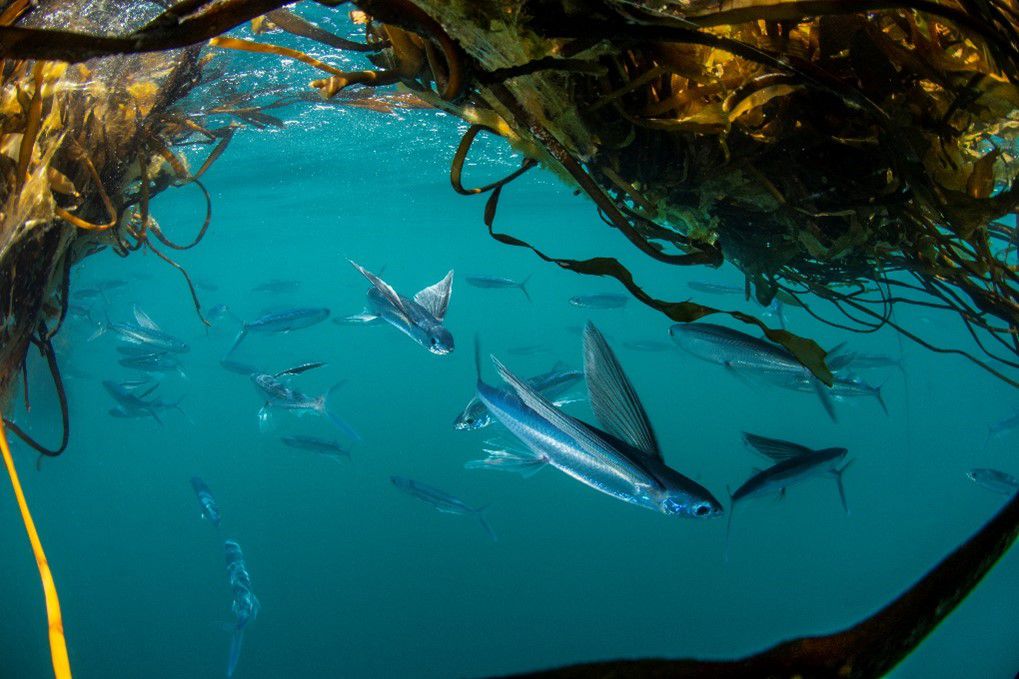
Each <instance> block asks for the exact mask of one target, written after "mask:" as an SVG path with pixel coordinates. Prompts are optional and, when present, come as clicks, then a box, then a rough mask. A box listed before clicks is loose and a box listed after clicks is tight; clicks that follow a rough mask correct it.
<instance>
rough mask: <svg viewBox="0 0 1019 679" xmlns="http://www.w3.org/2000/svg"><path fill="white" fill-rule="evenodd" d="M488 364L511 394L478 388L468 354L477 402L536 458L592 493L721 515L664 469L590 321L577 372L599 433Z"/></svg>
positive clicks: (703, 493)
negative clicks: (584, 381)
mask: <svg viewBox="0 0 1019 679" xmlns="http://www.w3.org/2000/svg"><path fill="white" fill-rule="evenodd" d="M477 352H478V350H477V348H476V349H475V353H476V354H477ZM492 360H493V362H494V363H495V366H496V368H497V369H498V371H499V375H500V376H501V377H502V379H503V380H504V381H505V382H506V383H507V384H509V386H510V387H511V388H512V392H506V391H503V390H501V389H496V388H494V387H491V386H489V385H487V384H485V382H484V381H483V380H482V379H481V371H480V358H479V357H478V356H476V359H475V361H476V363H477V364H478V366H477V369H478V386H477V388H478V397H479V398H480V399H481V401H482V402H483V403H484V404H485V406H486V407H487V408H488V410H489V412H491V413H492V415H493V416H494V417H495V418H496V419H497V420H499V422H501V423H502V424H503V425H504V426H505V427H506V428H507V429H509V431H510V433H512V434H513V435H514V436H516V437H517V438H518V439H520V441H521V442H522V443H523V444H524V445H525V446H526V447H527V449H528V450H529V451H530V452H531V453H533V455H534V457H535V458H536V459H537V460H540V461H544V462H545V463H546V464H548V465H551V466H552V467H555V468H556V469H559V470H560V471H562V472H563V473H565V474H567V475H568V476H570V477H572V478H574V479H576V480H577V481H580V482H581V483H583V484H585V485H587V486H590V487H591V488H594V489H595V490H597V491H599V492H602V493H605V494H606V495H610V496H611V497H614V498H616V499H618V500H622V501H624V502H628V503H630V504H634V505H637V506H639V507H644V508H646V509H650V510H652V511H655V512H660V513H663V514H668V515H675V516H683V517H692V518H704V517H710V516H717V515H718V514H721V513H722V505H721V504H720V503H719V502H718V500H716V499H715V497H714V496H713V495H712V494H711V493H710V492H709V491H708V490H707V489H706V488H704V487H703V486H701V485H700V484H699V483H697V482H695V481H693V480H692V479H689V478H687V477H686V476H683V475H682V474H680V473H679V472H678V471H676V470H674V469H672V468H671V467H669V466H667V465H666V464H665V461H664V459H663V458H662V453H661V450H660V449H659V447H658V441H657V439H656V437H655V435H654V431H653V430H652V428H651V423H650V422H649V421H648V417H647V413H646V412H645V411H644V406H643V405H642V404H641V402H640V400H639V399H638V398H637V394H636V392H635V391H634V389H633V386H632V385H631V384H630V381H629V379H627V377H626V375H625V374H624V373H623V370H622V367H621V366H620V365H619V362H618V361H617V360H616V357H615V355H614V354H613V353H612V350H611V349H610V348H609V346H608V344H607V343H606V342H605V338H604V337H602V335H601V333H600V332H598V329H597V328H595V327H594V325H592V324H591V323H588V324H587V327H586V328H585V331H584V375H585V377H586V378H587V389H588V398H589V400H590V402H591V408H592V409H593V410H594V413H595V417H596V418H597V419H598V421H599V422H600V423H601V424H602V426H604V427H605V429H604V430H602V429H598V428H596V427H593V426H591V425H588V424H586V423H584V422H582V421H580V420H578V419H576V418H574V417H571V416H569V415H567V414H566V413H564V412H562V411H561V410H559V409H557V408H556V407H555V406H554V405H553V404H552V403H550V402H549V401H548V400H547V399H546V398H544V397H543V396H542V395H541V394H539V393H538V392H537V391H535V390H534V389H533V388H532V387H531V386H529V385H528V384H527V383H526V382H525V381H523V380H521V379H520V378H518V377H516V376H515V375H514V374H513V373H511V372H510V371H509V370H508V369H507V368H506V367H505V366H503V365H502V364H501V363H500V362H499V361H498V359H496V358H495V357H492Z"/></svg>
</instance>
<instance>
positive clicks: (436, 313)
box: [344, 261, 454, 356]
mask: <svg viewBox="0 0 1019 679" xmlns="http://www.w3.org/2000/svg"><path fill="white" fill-rule="evenodd" d="M350 263H351V264H352V265H353V266H354V268H355V269H357V270H358V271H359V272H361V275H362V276H364V277H365V278H367V279H368V281H369V282H370V283H371V284H372V287H371V288H370V289H369V290H368V304H367V308H366V309H365V311H364V312H363V313H361V314H357V315H355V316H348V317H347V318H346V319H344V320H345V322H347V323H375V322H378V321H384V322H386V323H389V324H390V325H391V326H393V327H394V328H396V329H397V330H399V331H400V332H402V333H403V334H405V335H407V336H408V337H410V338H411V339H412V340H414V341H415V342H417V343H418V344H420V345H421V346H423V347H424V348H425V349H428V351H430V352H432V353H433V354H438V355H440V356H442V355H444V354H448V353H450V352H451V351H453V348H454V347H453V334H452V333H451V332H450V331H449V330H447V329H446V327H445V326H444V325H443V324H442V323H443V320H444V319H445V317H446V310H447V309H448V308H449V298H450V295H451V294H452V292H453V270H452V269H450V271H449V273H447V274H446V276H445V278H443V279H442V280H441V281H439V282H438V283H436V284H434V285H430V286H428V287H427V288H425V289H423V290H421V291H420V292H418V293H417V294H416V295H414V298H413V299H409V298H407V297H404V296H403V295H401V294H400V293H398V292H397V291H396V290H395V289H393V287H392V286H391V285H389V284H388V283H386V282H385V281H384V280H382V279H381V278H379V277H378V276H376V275H375V274H373V273H372V272H370V271H368V270H367V269H365V268H364V267H362V266H361V265H360V264H358V263H356V262H354V261H351V262H350Z"/></svg>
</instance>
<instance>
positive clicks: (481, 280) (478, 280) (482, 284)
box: [467, 276, 532, 302]
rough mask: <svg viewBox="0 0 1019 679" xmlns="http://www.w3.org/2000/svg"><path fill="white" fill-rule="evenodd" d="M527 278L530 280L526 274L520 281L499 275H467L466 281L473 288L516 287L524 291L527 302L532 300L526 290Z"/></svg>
mask: <svg viewBox="0 0 1019 679" xmlns="http://www.w3.org/2000/svg"><path fill="white" fill-rule="evenodd" d="M529 280H531V277H530V276H527V277H526V278H524V279H523V280H522V281H515V280H513V279H511V278H502V277H501V276H467V283H468V284H469V285H472V286H474V287H475V288H485V289H505V288H516V289H517V290H519V291H520V292H522V293H524V297H526V298H527V301H528V302H530V301H532V300H531V295H530V294H528V292H527V281H529Z"/></svg>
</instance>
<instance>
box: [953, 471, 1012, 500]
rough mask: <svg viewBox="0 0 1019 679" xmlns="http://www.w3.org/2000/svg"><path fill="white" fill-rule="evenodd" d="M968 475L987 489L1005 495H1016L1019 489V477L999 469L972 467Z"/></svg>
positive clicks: (971, 479)
mask: <svg viewBox="0 0 1019 679" xmlns="http://www.w3.org/2000/svg"><path fill="white" fill-rule="evenodd" d="M966 477H967V478H968V479H969V480H970V481H972V482H974V483H975V484H977V485H978V486H982V487H984V488H986V489H987V490H992V491H994V492H995V493H1001V494H1003V495H1014V494H1015V493H1016V491H1019V479H1017V478H1015V477H1014V476H1012V475H1011V474H1006V473H1005V472H1002V471H998V470H997V469H971V470H969V471H968V472H966Z"/></svg>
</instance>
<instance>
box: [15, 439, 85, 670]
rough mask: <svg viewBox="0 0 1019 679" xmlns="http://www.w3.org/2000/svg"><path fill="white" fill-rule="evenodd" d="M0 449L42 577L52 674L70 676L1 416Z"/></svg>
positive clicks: (46, 569)
mask: <svg viewBox="0 0 1019 679" xmlns="http://www.w3.org/2000/svg"><path fill="white" fill-rule="evenodd" d="M0 450H2V451H3V455H4V464H5V465H7V474H8V475H9V476H10V477H11V486H12V487H13V488H14V497H15V498H17V500H18V507H19V508H20V509H21V520H22V521H23V522H24V523H25V532H26V533H28V541H29V542H31V543H32V552H33V553H34V554H35V563H36V565H37V566H38V567H39V579H40V580H42V591H43V594H45V595H46V618H47V619H48V620H49V627H50V656H51V657H52V658H53V674H54V676H56V679H71V663H70V661H69V660H68V659H67V642H66V641H65V640H64V622H63V618H61V616H60V600H59V599H58V598H57V586H56V585H55V584H53V574H52V573H50V566H49V563H48V562H47V561H46V553H45V552H44V551H43V550H42V543H41V542H40V541H39V534H38V533H37V532H36V531H35V522H34V521H32V514H31V512H29V511H28V503H27V502H25V494H24V493H23V492H22V491H21V482H20V481H18V472H17V471H15V469H14V458H13V457H11V449H10V448H9V447H8V446H7V434H6V432H5V431H4V425H3V421H2V420H0Z"/></svg>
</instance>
